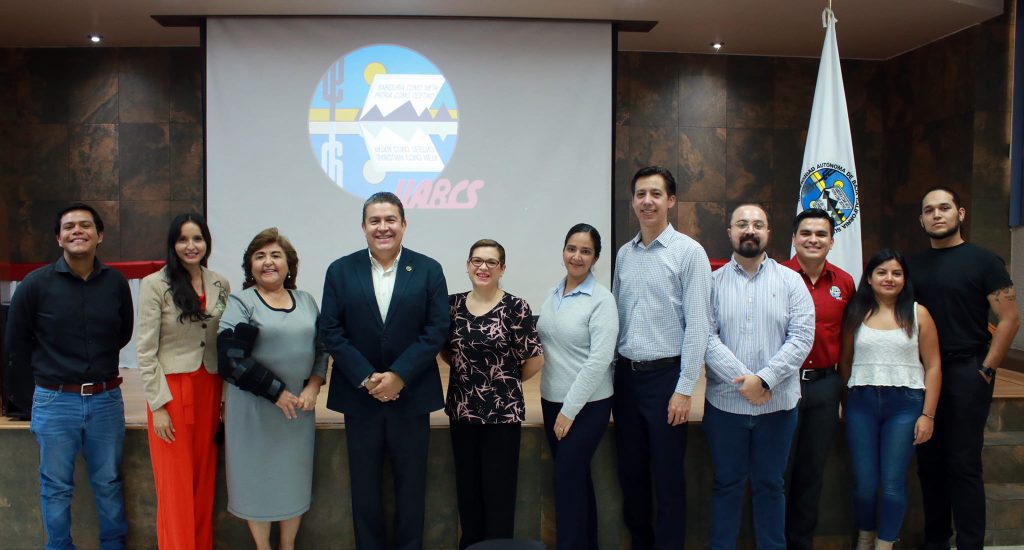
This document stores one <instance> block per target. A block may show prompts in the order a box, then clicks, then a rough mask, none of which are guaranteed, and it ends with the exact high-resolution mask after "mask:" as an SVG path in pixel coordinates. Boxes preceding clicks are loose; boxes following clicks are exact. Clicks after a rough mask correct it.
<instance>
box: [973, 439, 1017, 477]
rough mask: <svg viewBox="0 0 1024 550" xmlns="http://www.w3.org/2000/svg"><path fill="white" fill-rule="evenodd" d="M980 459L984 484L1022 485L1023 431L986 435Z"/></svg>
mask: <svg viewBox="0 0 1024 550" xmlns="http://www.w3.org/2000/svg"><path fill="white" fill-rule="evenodd" d="M981 459H982V464H984V467H985V470H984V473H985V482H986V483H1024V431H1020V432H988V433H986V434H985V447H984V448H983V449H982V452H981Z"/></svg>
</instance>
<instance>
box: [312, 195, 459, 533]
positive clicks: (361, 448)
mask: <svg viewBox="0 0 1024 550" xmlns="http://www.w3.org/2000/svg"><path fill="white" fill-rule="evenodd" d="M362 227H363V233H364V234H365V236H366V244H367V248H364V249H361V250H357V251H356V252H353V253H352V254H349V255H348V256H345V257H343V258H340V259H338V260H335V261H334V263H332V264H331V265H330V267H328V268H327V276H326V278H325V279H324V298H323V311H321V313H320V321H319V322H320V338H321V340H322V341H323V343H324V345H325V346H326V347H327V350H328V351H329V352H330V353H331V357H333V358H334V372H333V374H332V376H331V388H330V392H329V393H328V395H327V408H328V409H331V410H332V411H338V412H340V413H343V414H344V415H345V432H346V441H347V445H348V463H349V474H350V478H351V482H352V523H353V525H354V526H355V538H356V548H359V549H360V550H374V549H382V548H398V549H401V550H415V549H417V548H422V547H423V518H424V504H425V498H426V488H427V446H428V442H429V436H430V412H431V411H436V410H438V409H440V408H441V407H442V406H443V405H444V399H443V397H442V394H441V377H440V374H439V373H438V371H437V362H436V360H435V356H436V355H437V352H439V351H440V350H441V345H442V344H443V343H444V340H445V337H446V336H447V335H448V323H449V317H448V288H447V286H446V285H445V280H444V273H442V271H441V265H440V264H438V263H437V262H436V261H434V260H433V259H431V258H428V257H427V256H424V255H423V254H419V253H417V252H414V251H412V250H409V249H408V248H404V247H403V246H402V237H403V236H404V235H405V228H406V222H405V208H403V206H402V201H400V200H399V199H398V197H397V196H395V195H394V194H393V193H388V192H381V193H375V194H373V195H372V196H370V198H368V199H366V202H364V203H363V223H362ZM399 397H401V399H399ZM386 458H390V459H391V468H392V471H393V473H394V480H395V484H394V486H395V487H394V490H395V499H394V502H395V520H394V523H393V525H394V530H395V534H394V537H393V542H392V544H388V537H387V536H386V534H385V531H384V525H385V521H384V506H383V500H382V498H381V489H382V487H381V474H382V470H381V468H382V466H383V464H384V462H385V460H386Z"/></svg>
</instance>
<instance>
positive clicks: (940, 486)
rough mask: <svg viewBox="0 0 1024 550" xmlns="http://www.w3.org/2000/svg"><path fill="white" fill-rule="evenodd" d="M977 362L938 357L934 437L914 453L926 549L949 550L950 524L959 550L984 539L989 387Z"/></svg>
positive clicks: (969, 549)
mask: <svg viewBox="0 0 1024 550" xmlns="http://www.w3.org/2000/svg"><path fill="white" fill-rule="evenodd" d="M982 359H984V355H978V356H976V357H967V358H964V357H960V358H957V357H947V356H945V355H944V356H943V357H942V391H941V393H940V394H939V406H938V409H937V410H936V411H935V433H934V434H933V435H932V438H931V439H930V440H929V441H928V442H927V443H925V444H923V445H919V446H918V448H917V475H918V477H919V478H920V479H921V493H922V496H923V497H924V536H925V542H926V545H927V546H926V547H928V548H949V537H950V535H952V532H951V530H950V524H951V523H953V524H955V525H956V547H957V548H958V549H959V550H973V549H975V548H978V549H980V548H982V544H983V542H984V539H985V485H984V482H983V481H982V477H981V448H982V444H983V442H984V434H985V421H986V420H987V419H988V411H989V406H990V405H991V404H992V389H993V387H994V383H993V384H986V383H985V380H984V379H982V378H981V376H980V375H979V374H978V368H980V367H981V361H982ZM993 382H994V381H993Z"/></svg>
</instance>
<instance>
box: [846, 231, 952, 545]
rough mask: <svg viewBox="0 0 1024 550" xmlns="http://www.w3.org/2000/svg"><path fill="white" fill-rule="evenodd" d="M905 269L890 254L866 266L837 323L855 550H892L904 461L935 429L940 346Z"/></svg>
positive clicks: (901, 505) (903, 493)
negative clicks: (844, 388) (846, 389)
mask: <svg viewBox="0 0 1024 550" xmlns="http://www.w3.org/2000/svg"><path fill="white" fill-rule="evenodd" d="M906 265H907V264H906V262H905V261H904V260H903V256H901V255H900V254H899V253H898V252H894V251H892V250H889V249H884V250H880V251H879V252H878V253H876V254H875V255H874V256H873V257H872V258H871V259H870V260H868V263H867V265H866V266H865V267H864V275H863V277H861V281H860V286H859V287H858V288H857V292H856V294H854V296H853V299H852V300H851V302H850V305H849V306H848V307H847V308H846V319H845V320H844V322H843V355H842V359H841V360H840V362H839V372H840V373H841V374H842V375H843V379H844V380H847V381H848V382H847V385H848V386H849V396H848V397H847V399H846V406H845V411H844V415H845V417H846V437H847V440H848V441H849V447H850V462H851V466H852V469H853V481H854V484H853V510H854V516H855V520H856V524H857V529H858V530H859V532H860V533H859V535H858V540H857V549H858V550H869V549H872V548H879V549H886V550H888V549H890V548H892V545H893V543H894V542H895V541H896V539H897V537H898V536H899V533H900V526H901V525H902V523H903V514H904V511H905V510H906V507H907V489H906V486H907V469H908V468H909V467H910V457H911V455H912V454H913V452H914V446H915V445H920V444H921V443H924V442H925V441H928V439H929V438H931V436H932V430H934V427H935V426H934V422H935V407H936V405H937V404H938V401H939V386H940V385H941V384H942V374H941V372H940V370H939V362H940V358H939V338H938V334H937V332H936V330H935V323H934V322H933V321H932V317H931V315H930V314H929V313H928V310H927V309H925V307H924V306H922V305H920V304H918V303H916V302H914V288H913V285H912V284H911V282H910V277H909V275H908V274H907V270H906ZM879 489H881V491H880V492H881V499H878V498H877V497H876V495H877V494H878V493H879ZM879 500H880V501H879Z"/></svg>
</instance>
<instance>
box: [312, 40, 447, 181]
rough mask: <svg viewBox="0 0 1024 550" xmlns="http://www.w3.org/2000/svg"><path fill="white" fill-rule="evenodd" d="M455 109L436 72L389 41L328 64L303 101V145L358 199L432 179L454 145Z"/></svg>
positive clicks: (443, 79)
mask: <svg viewBox="0 0 1024 550" xmlns="http://www.w3.org/2000/svg"><path fill="white" fill-rule="evenodd" d="M458 120H459V111H458V107H457V105H456V103H455V96H454V95H453V94H452V89H451V86H449V85H448V81H447V79H445V77H444V75H443V74H441V71H439V70H438V69H437V67H435V66H434V64H433V63H431V62H430V60H429V59H427V58H426V57H423V56H422V55H420V54H419V53H418V52H415V51H413V50H410V49H408V48H404V47H402V46H396V45H393V44H376V45H372V46H366V47H363V48H359V49H357V50H353V51H351V52H349V53H347V54H345V55H344V56H343V57H341V58H340V59H338V60H337V61H335V62H334V63H333V64H331V66H330V67H328V68H327V71H326V72H325V73H324V75H323V78H321V79H320V82H319V83H318V84H317V86H316V89H315V90H314V91H313V98H312V100H311V101H310V105H309V143H310V145H311V146H312V148H313V155H314V156H315V157H316V159H317V162H319V163H320V167H321V168H322V169H323V171H324V173H325V174H327V177H329V178H330V179H331V181H333V182H334V183H335V184H337V185H338V187H340V188H342V189H343V190H345V191H346V192H347V193H351V194H353V195H355V196H357V197H361V198H364V199H365V198H367V197H369V196H370V195H372V194H373V193H376V192H378V191H390V192H392V193H395V192H396V186H397V185H398V182H399V181H400V180H405V181H419V180H424V179H434V178H436V177H437V175H438V174H439V173H441V171H442V170H444V167H445V166H446V165H447V164H448V161H449V160H450V159H451V157H452V153H453V152H454V151H455V142H456V140H457V139H458V129H459V122H458Z"/></svg>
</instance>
